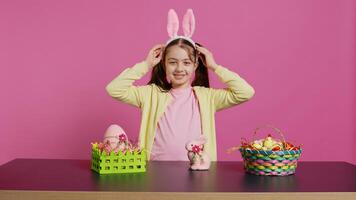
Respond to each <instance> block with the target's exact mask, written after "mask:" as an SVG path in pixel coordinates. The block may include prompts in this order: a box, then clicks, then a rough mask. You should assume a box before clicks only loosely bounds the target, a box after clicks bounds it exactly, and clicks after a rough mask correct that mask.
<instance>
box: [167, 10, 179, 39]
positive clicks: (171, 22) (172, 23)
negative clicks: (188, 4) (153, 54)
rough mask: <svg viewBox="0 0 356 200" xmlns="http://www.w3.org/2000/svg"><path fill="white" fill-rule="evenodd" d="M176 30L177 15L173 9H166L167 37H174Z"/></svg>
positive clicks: (177, 26)
mask: <svg viewBox="0 0 356 200" xmlns="http://www.w3.org/2000/svg"><path fill="white" fill-rule="evenodd" d="M178 30H179V19H178V15H177V13H176V12H175V11H174V10H173V9H170V10H169V11H168V23H167V31H168V35H169V37H171V38H174V37H176V36H177V33H178Z"/></svg>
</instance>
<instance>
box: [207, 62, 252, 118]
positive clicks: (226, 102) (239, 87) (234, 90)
mask: <svg viewBox="0 0 356 200" xmlns="http://www.w3.org/2000/svg"><path fill="white" fill-rule="evenodd" d="M214 72H215V73H216V75H217V76H218V77H219V79H220V81H222V82H223V83H225V84H227V85H228V87H227V88H224V89H214V88H210V92H211V96H212V101H213V104H214V107H215V111H220V110H222V109H226V108H229V107H232V106H234V105H237V104H240V103H242V102H245V101H247V100H249V99H251V98H252V97H253V95H254V94H255V90H254V88H253V87H252V86H251V85H250V84H248V83H247V82H246V81H245V80H244V79H243V78H241V77H240V76H239V75H238V74H236V73H235V72H233V71H230V70H228V69H227V68H225V67H223V66H221V65H218V66H217V67H216V68H215V71H214Z"/></svg>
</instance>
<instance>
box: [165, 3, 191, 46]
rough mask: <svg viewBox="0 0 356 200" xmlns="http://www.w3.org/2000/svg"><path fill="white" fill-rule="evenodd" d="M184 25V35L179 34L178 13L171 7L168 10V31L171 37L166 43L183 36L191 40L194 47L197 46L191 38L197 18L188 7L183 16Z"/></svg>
mask: <svg viewBox="0 0 356 200" xmlns="http://www.w3.org/2000/svg"><path fill="white" fill-rule="evenodd" d="M182 25H183V32H184V36H182V35H178V34H177V33H178V30H179V19H178V15H177V13H176V12H175V11H174V10H173V9H170V10H169V11H168V23H167V31H168V35H169V37H170V39H169V40H168V41H167V42H166V45H167V44H169V43H170V42H172V41H173V40H175V39H178V38H183V39H185V40H187V41H189V42H190V43H192V45H193V46H194V48H196V46H195V42H194V41H193V40H192V39H191V37H192V36H193V33H194V30H195V18H194V14H193V10H192V9H188V10H187V12H186V13H185V15H184V17H183V24H182Z"/></svg>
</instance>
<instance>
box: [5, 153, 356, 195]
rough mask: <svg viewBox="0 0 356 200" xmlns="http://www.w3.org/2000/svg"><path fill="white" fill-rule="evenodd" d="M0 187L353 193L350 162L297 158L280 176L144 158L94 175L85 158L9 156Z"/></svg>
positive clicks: (231, 165)
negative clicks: (123, 170)
mask: <svg viewBox="0 0 356 200" xmlns="http://www.w3.org/2000/svg"><path fill="white" fill-rule="evenodd" d="M0 190H41V191H100V192H103V191H116V192H121V191H122V192H356V166H355V165H352V164H349V163H346V162H301V161H299V162H298V167H297V169H296V173H295V174H294V175H290V176H284V177H271V176H255V175H251V174H247V173H245V172H244V169H243V163H242V162H224V161H223V162H221V161H219V162H212V164H211V167H210V169H209V171H190V170H189V163H188V162H184V161H150V162H148V163H147V171H146V172H143V173H131V174H110V175H99V174H97V173H96V172H94V171H92V170H90V161H89V160H66V159H63V160H61V159H15V160H12V161H10V162H8V163H6V164H4V165H2V166H0Z"/></svg>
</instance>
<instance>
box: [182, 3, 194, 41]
mask: <svg viewBox="0 0 356 200" xmlns="http://www.w3.org/2000/svg"><path fill="white" fill-rule="evenodd" d="M194 30H195V17H194V13H193V10H192V9H188V10H187V12H186V13H185V15H184V17H183V32H184V36H185V37H189V38H190V37H192V36H193V33H194Z"/></svg>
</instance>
